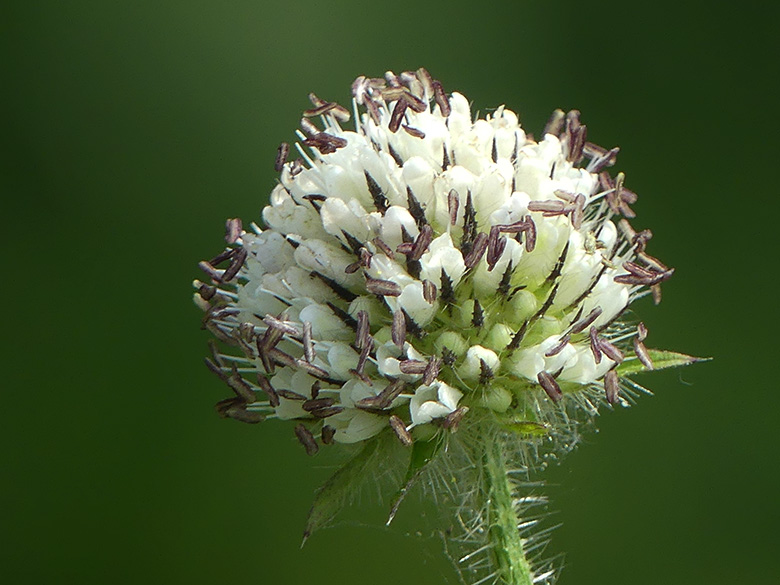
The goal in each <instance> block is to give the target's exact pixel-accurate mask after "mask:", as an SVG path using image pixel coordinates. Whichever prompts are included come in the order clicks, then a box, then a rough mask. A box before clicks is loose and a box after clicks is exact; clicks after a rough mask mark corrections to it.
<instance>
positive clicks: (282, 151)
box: [274, 142, 290, 173]
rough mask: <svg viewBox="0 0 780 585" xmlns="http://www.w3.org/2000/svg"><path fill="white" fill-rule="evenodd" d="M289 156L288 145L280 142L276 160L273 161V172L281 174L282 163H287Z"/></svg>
mask: <svg viewBox="0 0 780 585" xmlns="http://www.w3.org/2000/svg"><path fill="white" fill-rule="evenodd" d="M289 154H290V145H289V144H287V143H286V142H282V143H281V144H280V145H279V148H278V149H277V151H276V160H275V161H274V170H275V171H276V172H277V173H281V172H282V169H284V163H286V162H287V156H288V155H289Z"/></svg>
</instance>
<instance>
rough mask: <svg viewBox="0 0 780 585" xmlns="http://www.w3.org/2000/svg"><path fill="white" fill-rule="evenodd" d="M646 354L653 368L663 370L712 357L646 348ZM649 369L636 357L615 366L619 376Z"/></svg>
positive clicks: (707, 359) (704, 360)
mask: <svg viewBox="0 0 780 585" xmlns="http://www.w3.org/2000/svg"><path fill="white" fill-rule="evenodd" d="M647 353H648V355H649V356H650V360H651V361H652V362H653V370H664V369H666V368H676V367H679V366H688V365H690V364H695V363H696V362H706V361H709V360H711V359H712V358H699V357H693V356H691V355H685V354H684V353H677V352H674V351H665V350H660V349H648V350H647ZM647 371H650V370H649V368H647V367H645V365H644V364H643V363H642V362H640V361H639V359H638V358H629V359H626V360H625V361H624V362H623V363H621V364H620V365H619V366H618V367H617V373H618V375H619V376H630V375H631V374H636V373H639V372H647Z"/></svg>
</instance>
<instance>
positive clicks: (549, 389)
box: [536, 371, 563, 402]
mask: <svg viewBox="0 0 780 585" xmlns="http://www.w3.org/2000/svg"><path fill="white" fill-rule="evenodd" d="M536 379H537V380H538V381H539V385H540V386H541V387H542V388H543V389H544V391H545V392H546V393H547V396H549V397H550V400H552V401H553V402H559V401H560V400H561V398H563V392H561V387H560V386H558V382H556V381H555V378H553V377H552V375H550V373H549V372H544V371H542V372H539V375H538V376H537V377H536Z"/></svg>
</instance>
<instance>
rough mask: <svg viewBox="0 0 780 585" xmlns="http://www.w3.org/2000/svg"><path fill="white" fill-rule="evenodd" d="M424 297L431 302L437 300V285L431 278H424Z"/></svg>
mask: <svg viewBox="0 0 780 585" xmlns="http://www.w3.org/2000/svg"><path fill="white" fill-rule="evenodd" d="M422 284H423V298H424V299H425V300H426V301H427V302H428V303H429V304H431V305H432V304H433V303H435V302H436V293H437V291H436V285H435V284H434V283H433V282H432V281H430V280H423V283H422Z"/></svg>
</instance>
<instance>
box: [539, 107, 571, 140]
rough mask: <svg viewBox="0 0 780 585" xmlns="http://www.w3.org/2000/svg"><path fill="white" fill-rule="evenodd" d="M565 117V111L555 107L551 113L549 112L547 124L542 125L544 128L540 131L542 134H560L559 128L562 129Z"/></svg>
mask: <svg viewBox="0 0 780 585" xmlns="http://www.w3.org/2000/svg"><path fill="white" fill-rule="evenodd" d="M565 117H566V113H565V112H564V111H563V110H560V109H557V110H553V113H552V114H550V118H549V120H547V124H545V126H544V130H543V131H542V136H544V135H545V134H552V135H553V136H560V135H561V130H563V120H564V118H565Z"/></svg>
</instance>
